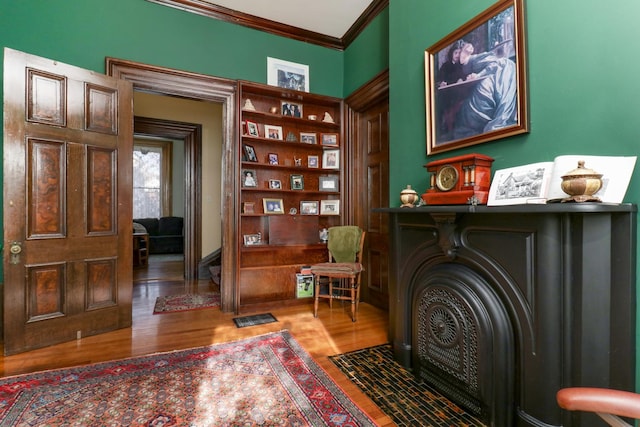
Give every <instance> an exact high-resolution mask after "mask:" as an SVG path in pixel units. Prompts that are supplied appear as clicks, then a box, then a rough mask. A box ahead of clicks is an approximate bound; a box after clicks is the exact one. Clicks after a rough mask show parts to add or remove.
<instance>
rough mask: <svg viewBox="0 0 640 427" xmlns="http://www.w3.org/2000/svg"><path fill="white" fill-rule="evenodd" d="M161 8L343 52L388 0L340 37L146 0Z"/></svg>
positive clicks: (186, 3)
mask: <svg viewBox="0 0 640 427" xmlns="http://www.w3.org/2000/svg"><path fill="white" fill-rule="evenodd" d="M147 1H150V2H152V3H158V4H161V5H164V6H169V7H173V8H176V9H180V10H185V11H187V12H192V13H197V14H198V15H203V16H208V17H210V18H215V19H219V20H222V21H225V22H230V23H232V24H237V25H242V26H245V27H249V28H253V29H256V30H260V31H265V32H267V33H271V34H276V35H278V36H282V37H288V38H290V39H294V40H300V41H303V42H307V43H312V44H316V45H320V46H324V47H328V48H331V49H337V50H344V49H346V48H347V47H348V46H349V44H351V42H353V40H355V38H356V37H357V36H358V34H360V33H361V32H362V30H364V28H365V27H366V26H367V25H368V24H369V23H370V22H371V21H372V20H373V18H375V17H376V16H377V15H378V14H379V13H380V12H381V11H382V10H384V8H386V7H387V6H388V5H389V0H374V2H373V3H371V5H369V7H368V8H367V9H366V10H365V11H364V12H363V13H362V15H361V16H360V17H359V18H358V20H357V21H356V22H355V23H354V24H353V25H352V26H351V28H349V30H348V31H347V33H346V34H345V35H344V36H343V37H342V38H337V37H331V36H327V35H325V34H320V33H317V32H315V31H309V30H305V29H303V28H299V27H293V26H290V25H286V24H282V23H280V22H276V21H272V20H270V19H265V18H260V17H257V16H254V15H250V14H247V13H242V12H238V11H237V10H233V9H229V8H226V7H223V6H218V5H215V4H211V3H209V2H205V1H202V0H147Z"/></svg>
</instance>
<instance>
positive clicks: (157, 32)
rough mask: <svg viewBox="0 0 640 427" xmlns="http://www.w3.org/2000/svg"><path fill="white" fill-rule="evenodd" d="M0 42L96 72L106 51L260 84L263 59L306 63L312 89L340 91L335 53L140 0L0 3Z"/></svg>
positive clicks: (329, 92)
mask: <svg viewBox="0 0 640 427" xmlns="http://www.w3.org/2000/svg"><path fill="white" fill-rule="evenodd" d="M0 43H1V44H2V46H3V47H4V46H6V47H11V48H13V49H17V50H22V51H24V52H27V53H31V54H35V55H40V56H44V57H47V58H51V59H56V60H59V61H62V62H66V63H69V64H72V65H76V66H79V67H83V68H88V69H91V70H95V71H99V72H104V58H105V57H106V56H112V57H116V58H121V59H129V60H133V61H137V62H143V63H146V64H153V65H159V66H164V67H170V68H176V69H180V70H188V71H192V72H197V73H203V74H209V75H214V76H218V77H226V78H231V79H243V80H251V81H256V82H261V83H266V80H267V71H266V70H267V62H266V61H267V59H266V58H267V56H271V57H275V58H279V59H284V60H287V61H292V62H298V63H303V64H308V65H309V68H310V73H309V80H310V90H311V91H312V92H316V93H321V94H324V95H330V96H337V97H341V96H342V94H343V93H342V91H343V73H342V70H343V53H342V52H340V51H337V50H333V49H327V48H323V47H320V46H317V45H312V44H309V43H304V42H299V41H295V40H291V39H288V38H284V37H279V36H275V35H271V34H267V33H264V32H261V31H257V30H252V29H249V28H246V27H242V26H238V25H233V24H230V23H227V22H223V21H219V20H216V19H212V18H208V17H205V16H200V15H196V14H194V13H188V12H184V11H180V10H177V9H174V8H170V7H167V6H162V5H158V4H155V3H151V2H148V1H146V0H108V1H104V0H54V1H52V0H18V1H16V0H0Z"/></svg>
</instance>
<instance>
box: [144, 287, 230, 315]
mask: <svg viewBox="0 0 640 427" xmlns="http://www.w3.org/2000/svg"><path fill="white" fill-rule="evenodd" d="M219 306H220V294H219V293H217V292H216V293H207V294H181V295H167V296H162V297H158V298H156V305H155V306H154V308H153V314H164V313H175V312H177V311H188V310H200V309H203V308H213V307H219Z"/></svg>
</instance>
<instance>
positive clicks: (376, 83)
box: [343, 70, 389, 229]
mask: <svg viewBox="0 0 640 427" xmlns="http://www.w3.org/2000/svg"><path fill="white" fill-rule="evenodd" d="M388 98H389V70H384V71H382V72H380V73H379V74H378V75H376V76H375V77H374V78H372V79H371V80H369V81H368V82H367V83H365V84H363V85H362V86H360V87H359V88H358V89H356V90H355V91H353V92H352V93H351V95H349V96H348V97H347V98H345V101H344V116H343V118H344V122H343V123H345V127H344V133H345V136H346V138H347V141H350V143H349V144H348V145H347V147H346V149H345V150H346V152H345V160H346V162H345V165H346V167H347V169H346V170H347V171H349V172H348V173H346V174H345V184H344V185H345V190H344V203H345V212H348V213H349V215H351V216H348V217H346V218H345V221H346V222H347V223H352V224H355V225H359V226H361V227H363V228H365V229H366V225H365V224H364V220H363V219H362V218H356V217H355V216H354V215H355V212H356V211H357V210H358V209H357V207H358V206H359V203H360V202H359V200H358V195H359V194H360V192H361V189H359V188H358V183H357V180H356V177H355V175H356V174H357V170H358V167H359V162H360V159H361V154H360V153H359V152H357V151H356V148H355V146H354V145H355V144H354V143H353V141H357V140H358V138H359V134H358V120H359V114H360V112H361V111H363V110H366V109H367V108H369V106H371V105H374V104H376V103H379V102H382V101H383V100H385V99H388Z"/></svg>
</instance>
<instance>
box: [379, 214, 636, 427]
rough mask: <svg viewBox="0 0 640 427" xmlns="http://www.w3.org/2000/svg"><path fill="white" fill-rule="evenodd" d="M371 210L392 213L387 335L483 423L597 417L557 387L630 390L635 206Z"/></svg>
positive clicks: (566, 422) (410, 362) (416, 368)
mask: <svg viewBox="0 0 640 427" xmlns="http://www.w3.org/2000/svg"><path fill="white" fill-rule="evenodd" d="M375 211H376V212H383V213H386V214H388V215H389V220H390V236H391V242H390V244H391V248H390V254H392V258H391V259H390V266H391V272H390V277H389V293H390V301H389V317H390V322H389V325H390V326H389V339H390V341H391V342H392V344H393V347H394V353H395V357H396V359H397V360H398V361H399V362H400V363H401V364H402V365H404V366H405V367H407V368H410V369H412V370H413V372H414V374H415V375H417V376H419V377H421V378H423V379H425V380H426V381H428V382H432V383H433V384H434V385H435V386H436V387H441V388H442V389H444V390H443V392H445V394H447V393H452V394H453V396H459V395H461V396H462V397H461V398H460V400H461V401H462V402H463V403H464V402H467V401H468V402H471V406H472V407H474V408H478V409H477V410H478V411H479V413H480V414H481V416H482V417H484V418H485V419H486V421H487V423H488V424H489V425H495V426H506V425H513V426H560V425H562V426H589V425H600V424H597V422H596V418H595V416H594V415H588V414H572V413H568V412H565V411H562V410H560V408H559V407H558V405H557V403H556V400H555V395H556V392H557V391H558V390H559V389H561V388H563V387H569V386H592V387H609V388H615V389H622V390H630V391H633V390H635V359H636V346H635V345H636V342H635V341H636V340H635V332H636V289H635V283H636V274H635V271H636V211H637V208H636V206H635V205H631V204H622V205H609V204H599V203H582V204H578V203H571V204H548V205H519V206H504V207H487V206H468V205H461V206H428V207H418V208H389V209H376V210H375ZM465 337H466V338H465ZM447 340H449V341H447ZM465 340H466V341H465ZM439 346H440V347H439ZM474 352H477V354H474ZM456 355H460V359H459V360H451V358H452V357H453V358H454V359H455V357H457V356H456ZM506 371H509V372H506ZM447 377H452V378H451V379H450V380H448V379H447ZM452 400H455V399H452Z"/></svg>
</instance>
